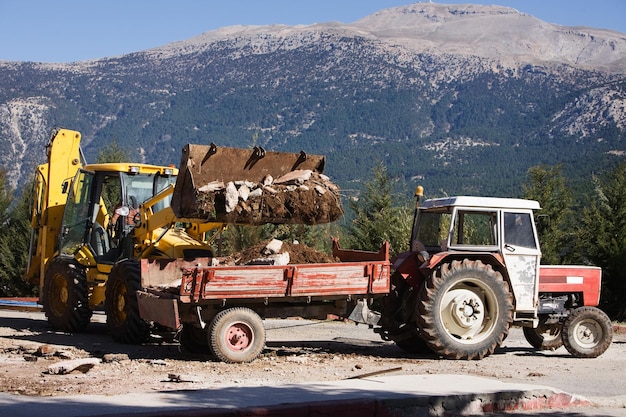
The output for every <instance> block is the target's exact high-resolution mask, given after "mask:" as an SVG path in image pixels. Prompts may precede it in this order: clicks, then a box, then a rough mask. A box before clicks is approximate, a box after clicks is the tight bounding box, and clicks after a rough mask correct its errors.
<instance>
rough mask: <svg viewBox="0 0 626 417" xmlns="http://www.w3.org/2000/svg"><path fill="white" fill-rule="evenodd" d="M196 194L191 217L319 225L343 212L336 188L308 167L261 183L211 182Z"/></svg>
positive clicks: (237, 222) (256, 222) (222, 220)
mask: <svg viewBox="0 0 626 417" xmlns="http://www.w3.org/2000/svg"><path fill="white" fill-rule="evenodd" d="M196 195H197V199H196V213H194V217H198V218H202V219H204V220H206V221H216V222H224V223H233V224H249V225H260V224H266V223H275V224H280V223H291V224H320V223H330V222H333V221H335V220H337V219H338V218H340V217H341V216H342V215H343V209H342V207H341V201H340V197H339V188H338V187H337V186H336V185H335V184H333V183H332V182H331V181H330V179H329V178H328V177H327V176H326V175H324V174H320V173H317V172H313V171H311V170H295V171H291V172H288V173H287V174H285V175H283V176H281V177H279V178H276V179H274V178H272V176H271V175H267V176H265V177H264V178H263V180H262V181H261V182H260V183H254V182H251V181H248V180H239V181H229V182H227V183H223V182H220V181H213V182H210V183H207V184H204V185H202V186H200V187H198V188H197V189H196ZM187 215H189V214H187Z"/></svg>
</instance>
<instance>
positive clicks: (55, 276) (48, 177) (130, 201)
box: [26, 129, 215, 332]
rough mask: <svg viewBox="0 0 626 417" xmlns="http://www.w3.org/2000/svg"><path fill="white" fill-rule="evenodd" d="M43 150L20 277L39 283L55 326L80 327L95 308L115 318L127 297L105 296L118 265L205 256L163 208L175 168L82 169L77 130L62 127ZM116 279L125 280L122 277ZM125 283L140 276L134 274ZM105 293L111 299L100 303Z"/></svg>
mask: <svg viewBox="0 0 626 417" xmlns="http://www.w3.org/2000/svg"><path fill="white" fill-rule="evenodd" d="M47 151H48V152H47V154H48V161H47V163H45V164H42V165H40V166H39V167H38V170H37V174H38V175H37V178H36V181H35V189H34V194H35V196H34V197H35V198H34V201H35V202H36V204H35V205H34V207H33V211H32V221H31V224H32V227H33V235H32V239H31V242H32V244H31V248H30V256H29V259H30V263H29V266H28V270H27V273H26V279H27V280H28V281H29V282H31V283H33V284H36V283H38V284H39V289H40V291H39V299H40V303H41V304H42V305H43V307H44V311H45V313H46V315H47V317H48V321H49V323H50V324H51V325H52V326H53V327H54V328H56V329H59V330H64V331H71V332H73V331H80V330H83V329H84V328H85V327H86V326H87V325H88V324H89V321H90V318H91V314H92V311H93V309H94V308H96V307H97V306H102V305H104V307H105V310H107V309H109V310H114V311H112V312H107V319H108V316H109V315H111V316H112V317H117V318H118V319H120V317H121V316H120V314H122V313H120V311H122V312H123V311H124V308H125V305H126V304H127V303H128V301H127V298H128V297H129V296H128V294H130V292H127V291H126V288H125V287H121V286H117V287H116V288H117V291H114V292H111V291H112V290H111V288H108V289H107V283H108V282H109V278H110V276H111V274H112V272H115V266H116V265H117V264H119V263H120V261H122V260H127V261H128V262H133V266H136V265H139V261H140V259H143V258H148V259H162V258H167V259H173V258H189V257H195V256H205V257H210V256H212V251H211V248H210V246H209V245H208V244H206V243H205V242H203V241H202V240H201V239H199V238H198V236H199V233H196V235H195V237H192V236H190V235H189V234H188V233H187V231H186V230H185V229H181V228H177V219H176V217H175V216H174V213H173V212H172V209H171V208H170V201H171V196H172V192H173V184H174V183H175V182H176V176H177V174H178V170H177V169H175V168H172V167H169V166H168V167H163V166H155V165H147V164H136V163H107V164H92V165H86V164H84V163H83V162H82V154H81V152H80V133H78V132H75V131H71V130H67V129H59V130H56V131H55V132H53V135H52V137H51V139H50V142H49V144H48V146H47ZM214 226H215V225H211V224H209V225H207V226H205V227H206V228H211V227H214ZM196 229H199V227H198V226H197V225H196ZM204 230H206V229H204ZM190 254H191V255H190ZM117 275H118V281H119V280H122V281H123V282H126V280H127V278H128V277H126V276H123V277H120V274H119V273H118V274H117ZM131 278H132V279H134V281H140V279H141V277H140V276H139V275H138V274H137V276H133V277H131ZM129 285H140V282H133V283H131V284H129ZM108 286H109V287H111V285H108ZM114 289H115V288H114ZM107 291H108V292H109V296H110V298H111V299H110V300H109V302H108V303H106V305H105V298H106V296H107V295H106V292H107ZM116 309H117V310H116ZM118 310H120V311H118ZM109 313H111V314H109Z"/></svg>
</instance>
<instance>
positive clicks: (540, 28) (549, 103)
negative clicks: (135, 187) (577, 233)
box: [0, 3, 626, 196]
mask: <svg viewBox="0 0 626 417" xmlns="http://www.w3.org/2000/svg"><path fill="white" fill-rule="evenodd" d="M55 126H63V127H67V128H72V129H76V130H79V131H81V132H82V133H83V148H84V151H85V154H86V156H87V159H88V160H91V161H93V160H94V158H95V156H96V155H97V152H98V149H99V148H100V147H102V146H104V145H106V144H107V143H110V142H111V141H113V140H115V141H116V142H117V143H118V144H119V145H121V146H124V147H127V148H128V149H129V151H130V152H131V154H132V155H133V158H134V159H135V160H137V161H140V162H149V163H158V164H165V163H174V164H177V163H178V161H179V159H180V151H181V149H182V147H183V146H184V145H185V144H186V143H210V142H214V143H216V144H217V145H218V146H219V145H223V146H238V147H249V146H252V145H258V146H262V147H264V148H266V149H268V150H281V151H294V152H298V151H300V150H301V149H302V150H305V151H306V152H309V153H321V154H324V155H326V156H327V164H326V173H327V174H328V175H330V176H331V178H333V180H334V181H335V182H337V183H339V184H341V185H342V186H343V188H344V189H345V192H346V193H350V191H349V190H350V189H358V188H359V186H360V185H359V184H360V183H362V182H363V181H364V180H366V179H368V178H369V177H370V175H371V169H372V167H373V166H374V165H375V164H376V163H377V162H378V161H381V162H384V163H385V165H386V166H387V169H388V172H389V173H390V174H391V175H393V176H394V177H397V178H398V179H399V180H400V183H402V184H404V185H406V186H407V189H409V190H412V189H413V188H414V186H415V185H417V184H421V185H424V186H425V187H426V190H427V192H428V190H431V191H430V195H434V194H442V193H448V194H483V195H501V196H518V195H519V194H520V192H521V188H520V184H521V182H522V181H523V180H524V176H525V173H526V170H527V169H528V168H529V167H530V166H534V165H538V164H549V165H553V164H557V163H561V164H563V169H564V172H565V173H566V175H568V177H569V178H570V179H571V181H572V183H573V184H578V185H579V184H584V183H586V182H589V178H590V175H591V173H592V172H598V171H600V170H602V169H603V168H606V167H608V166H610V165H611V164H613V163H615V162H619V161H623V160H624V159H625V155H626V35H625V34H622V33H618V32H612V31H606V30H599V29H593V28H587V27H564V26H558V25H554V24H549V23H546V22H543V21H541V20H538V19H536V18H534V17H532V16H530V15H527V14H523V13H520V12H518V11H517V10H514V9H511V8H506V7H499V6H476V5H443V4H433V3H416V4H412V5H409V6H405V7H398V8H392V9H386V10H381V11H380V12H378V13H375V14H373V15H370V16H367V17H366V18H364V19H361V20H359V21H356V22H354V23H350V24H344V23H338V22H331V23H324V24H315V25H307V26H284V25H272V26H233V27H226V28H222V29H219V30H215V31H211V32H206V33H204V34H201V35H199V36H197V37H194V38H191V39H188V40H185V41H181V42H175V43H171V44H167V45H164V46H162V47H159V48H155V49H151V50H146V51H141V52H137V53H133V54H128V55H123V56H118V57H109V58H103V59H99V60H93V61H84V62H75V63H70V64H43V63H34V62H1V61H0V163H1V165H2V166H3V167H5V169H7V170H8V172H9V178H11V180H12V181H13V183H14V184H22V183H23V182H24V181H25V179H26V178H27V177H28V176H29V175H31V173H32V172H33V170H34V166H35V165H36V164H37V163H40V162H41V161H43V159H44V157H45V150H44V146H45V143H46V141H47V140H48V137H49V135H50V131H51V129H52V128H53V127H55Z"/></svg>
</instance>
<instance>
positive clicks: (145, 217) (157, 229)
mask: <svg viewBox="0 0 626 417" xmlns="http://www.w3.org/2000/svg"><path fill="white" fill-rule="evenodd" d="M173 193H174V185H169V186H168V187H166V188H164V189H163V190H161V192H159V193H158V194H156V195H154V196H153V197H151V198H149V199H148V200H146V201H144V202H143V203H142V204H140V205H139V219H138V225H137V226H136V227H135V228H134V236H135V239H136V241H137V244H138V247H137V249H136V252H138V253H145V252H147V251H148V250H149V248H150V247H152V246H153V245H155V244H156V243H158V241H159V240H160V239H161V238H162V237H163V235H164V234H165V233H167V230H169V229H170V228H172V227H173V226H174V225H175V224H176V223H177V222H180V219H178V217H176V215H175V214H174V211H173V210H172V208H171V207H170V206H169V205H166V207H165V208H163V209H161V210H158V211H156V212H155V211H154V207H155V206H156V205H157V204H159V203H161V202H163V201H164V200H166V199H168V198H169V197H170V196H171V195H172V194H173ZM221 227H224V224H223V223H217V222H209V223H193V224H191V225H188V226H187V233H188V234H190V235H191V234H193V235H196V236H195V237H196V238H198V240H202V239H201V235H202V234H203V233H204V232H207V231H209V230H213V229H218V228H221ZM190 232H192V233H190Z"/></svg>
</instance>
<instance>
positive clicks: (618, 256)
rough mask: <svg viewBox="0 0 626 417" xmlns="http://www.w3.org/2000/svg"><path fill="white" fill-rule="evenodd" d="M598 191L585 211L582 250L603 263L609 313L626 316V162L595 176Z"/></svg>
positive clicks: (580, 232)
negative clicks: (599, 175) (600, 175)
mask: <svg viewBox="0 0 626 417" xmlns="http://www.w3.org/2000/svg"><path fill="white" fill-rule="evenodd" d="M593 182H594V186H595V192H594V195H593V198H592V199H591V202H590V204H589V205H588V206H587V207H585V208H584V209H583V211H582V216H581V218H580V226H579V228H578V231H577V236H578V246H577V247H578V251H579V252H580V254H581V256H582V257H583V258H584V259H585V260H586V261H588V262H589V263H591V264H593V265H597V266H600V267H602V270H603V275H602V276H603V284H604V285H603V294H602V298H603V299H604V300H605V301H606V302H607V303H608V305H607V306H606V308H607V310H608V313H609V314H611V315H612V316H614V317H616V318H618V319H624V318H626V304H625V303H624V299H626V163H622V164H620V165H619V166H617V167H616V168H614V169H613V170H612V171H610V172H608V173H607V174H605V175H604V176H602V177H595V176H594V177H593Z"/></svg>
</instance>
